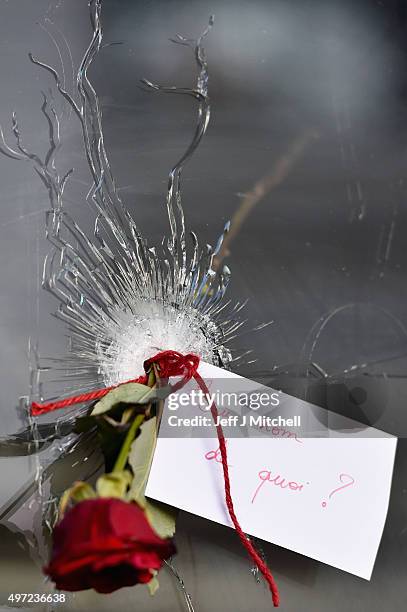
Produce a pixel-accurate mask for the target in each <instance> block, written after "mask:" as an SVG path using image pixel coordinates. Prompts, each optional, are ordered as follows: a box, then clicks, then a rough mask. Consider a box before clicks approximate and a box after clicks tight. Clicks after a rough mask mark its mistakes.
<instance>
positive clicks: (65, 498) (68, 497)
mask: <svg viewBox="0 0 407 612" xmlns="http://www.w3.org/2000/svg"><path fill="white" fill-rule="evenodd" d="M95 497H96V493H95V491H94V490H93V489H92V487H91V486H90V484H88V483H87V482H82V481H77V482H74V484H73V485H72V487H70V488H69V489H67V490H66V491H64V492H63V494H62V496H61V499H60V501H59V515H60V516H61V517H62V516H63V514H64V512H65V510H66V507H67V505H68V504H69V502H70V501H74V502H81V501H84V500H85V499H94V498H95Z"/></svg>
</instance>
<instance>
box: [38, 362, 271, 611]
mask: <svg viewBox="0 0 407 612" xmlns="http://www.w3.org/2000/svg"><path fill="white" fill-rule="evenodd" d="M153 365H155V366H156V368H157V370H158V372H159V375H160V378H170V377H172V376H182V378H181V380H180V381H179V382H178V383H176V384H175V385H173V386H172V391H173V392H174V391H176V390H178V389H180V388H181V387H183V386H184V385H185V384H186V383H187V382H188V381H189V380H190V379H191V378H194V379H195V380H196V382H197V384H198V385H199V387H200V389H201V390H202V391H203V393H205V394H209V389H208V387H207V385H206V383H205V381H204V380H203V378H202V377H201V376H200V374H198V366H199V357H198V356H197V355H192V354H188V355H182V354H181V353H178V352H177V351H162V352H161V353H158V354H157V355H155V356H154V357H152V358H151V359H147V361H145V362H144V370H145V371H146V372H147V373H148V372H149V371H150V370H151V367H152V366H153ZM127 382H139V383H142V384H145V383H146V382H147V376H146V375H144V376H140V377H139V378H135V379H134V380H129V381H127ZM122 384H127V383H122ZM117 386H119V385H117ZM115 388H116V387H107V388H105V389H100V390H98V391H93V392H91V393H84V394H82V395H77V396H75V397H69V398H66V399H63V400H60V401H57V402H48V403H46V404H37V403H35V402H33V403H32V405H31V414H32V415H33V416H38V415H40V414H44V413H46V412H51V411H53V410H58V409H60V408H67V407H68V406H73V405H75V404H81V403H84V402H90V401H95V400H97V399H100V398H101V397H104V396H105V395H107V393H109V391H111V390H112V389H115ZM211 414H212V418H213V420H214V422H215V423H216V422H217V418H218V415H219V413H218V409H217V407H216V405H215V403H214V402H213V403H212V404H211ZM216 433H217V436H218V441H219V449H220V453H221V457H222V467H223V482H224V488H225V500H226V506H227V509H228V512H229V516H230V518H231V520H232V523H233V525H234V528H235V530H236V532H237V534H238V536H239V538H240V541H241V543H242V544H243V546H244V547H245V549H246V550H247V552H248V554H249V556H250V558H251V559H252V560H253V562H254V563H255V564H256V565H257V567H258V568H259V570H260V571H261V573H262V574H263V576H264V579H265V580H266V582H267V583H268V585H269V588H270V591H271V596H272V599H273V604H274V606H275V607H278V606H279V603H280V596H279V593H278V588H277V585H276V582H275V580H274V578H273V575H272V573H271V571H270V570H269V568H268V566H267V564H266V563H265V561H264V560H263V559H262V558H261V556H260V555H259V553H258V552H257V550H256V549H255V547H254V546H253V544H252V543H251V541H250V540H249V539H248V537H247V536H246V534H245V533H244V531H243V529H242V528H241V526H240V523H239V521H238V519H237V516H236V513H235V509H234V506H233V500H232V493H231V486H230V477H229V468H228V457H227V450H226V441H225V436H224V434H223V429H222V427H221V425H216Z"/></svg>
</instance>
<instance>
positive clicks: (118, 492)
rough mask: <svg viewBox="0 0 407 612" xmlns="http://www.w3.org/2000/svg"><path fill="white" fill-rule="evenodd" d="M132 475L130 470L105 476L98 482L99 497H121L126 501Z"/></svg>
mask: <svg viewBox="0 0 407 612" xmlns="http://www.w3.org/2000/svg"><path fill="white" fill-rule="evenodd" d="M131 479H132V475H131V473H130V472H129V471H128V470H124V471H123V472H114V473H112V474H103V476H100V477H99V478H98V480H97V482H96V491H97V493H98V496H99V497H119V498H120V499H124V498H125V496H126V491H127V487H128V486H129V484H130V483H131Z"/></svg>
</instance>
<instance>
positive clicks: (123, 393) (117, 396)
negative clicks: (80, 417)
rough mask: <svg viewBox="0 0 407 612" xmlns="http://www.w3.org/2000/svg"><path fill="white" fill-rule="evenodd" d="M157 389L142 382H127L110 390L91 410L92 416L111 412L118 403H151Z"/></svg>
mask: <svg viewBox="0 0 407 612" xmlns="http://www.w3.org/2000/svg"><path fill="white" fill-rule="evenodd" d="M156 395H157V394H156V389H151V388H150V387H148V386H147V385H142V384H140V383H126V384H124V385H119V386H118V387H116V388H115V389H112V391H109V393H108V394H107V395H105V397H103V398H102V399H101V400H100V401H99V402H97V404H96V405H95V407H94V408H93V410H92V412H91V416H93V417H94V416H97V415H99V414H104V413H105V412H109V410H111V409H112V408H114V407H115V406H117V405H118V404H149V403H150V402H152V401H153V400H154V399H155V398H156Z"/></svg>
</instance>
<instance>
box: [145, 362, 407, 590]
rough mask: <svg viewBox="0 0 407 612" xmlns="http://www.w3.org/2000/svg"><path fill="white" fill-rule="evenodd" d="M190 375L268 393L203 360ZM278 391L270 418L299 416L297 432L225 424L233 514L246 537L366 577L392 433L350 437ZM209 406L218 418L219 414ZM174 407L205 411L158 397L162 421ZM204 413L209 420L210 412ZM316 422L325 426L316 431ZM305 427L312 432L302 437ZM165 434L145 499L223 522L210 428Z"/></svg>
mask: <svg viewBox="0 0 407 612" xmlns="http://www.w3.org/2000/svg"><path fill="white" fill-rule="evenodd" d="M199 372H200V374H201V376H202V377H203V378H204V379H205V381H206V382H207V384H208V386H209V388H210V390H211V392H213V391H214V390H216V388H217V380H222V381H224V380H225V378H228V379H233V380H232V383H233V382H236V384H237V383H238V382H242V381H243V382H245V383H246V384H247V385H248V386H249V387H250V385H251V387H252V388H256V389H259V388H260V387H261V388H262V389H263V390H265V389H266V390H267V391H268V392H271V391H272V390H271V389H269V388H267V387H262V386H261V385H258V384H257V383H253V381H248V380H245V379H242V378H241V377H239V376H238V375H236V374H232V373H230V372H225V371H224V370H221V369H219V368H216V367H214V366H210V365H208V364H205V363H201V365H200V368H199ZM195 386H196V385H195ZM280 398H281V402H280V405H279V406H277V407H275V408H274V413H273V415H274V414H275V415H277V414H279V415H282V416H284V415H285V414H287V413H289V414H290V416H294V415H298V416H300V420H301V429H297V430H296V429H295V427H292V428H291V429H290V428H289V427H281V426H276V427H262V426H260V429H263V431H262V432H260V435H259V431H257V436H256V437H244V436H243V437H236V436H235V435H230V436H229V435H228V431H231V430H230V429H229V427H227V426H225V427H224V433H225V438H226V440H227V451H228V466H229V473H230V479H231V491H232V498H233V502H234V506H235V511H236V514H237V518H238V520H239V522H240V524H241V526H242V528H243V530H244V531H245V533H247V534H248V535H252V536H256V537H258V538H260V539H262V540H265V541H267V542H272V543H273V544H277V545H279V546H282V547H284V548H287V549H289V550H292V551H295V552H297V553H300V554H302V555H305V556H307V557H311V558H312V559H316V560H318V561H321V562H323V563H326V564H328V565H331V566H333V567H336V568H338V569H341V570H344V571H346V572H350V573H351V574H354V575H356V576H360V577H362V578H365V579H367V580H370V578H371V574H372V571H373V567H374V563H375V559H376V556H377V552H378V548H379V544H380V540H381V537H382V533H383V528H384V524H385V520H386V515H387V510H388V505H389V496H390V489H391V481H392V473H393V465H394V457H395V450H396V443H397V439H396V438H395V437H394V436H391V435H390V434H386V433H384V432H380V431H379V430H376V429H373V428H368V427H364V426H358V427H357V429H358V433H357V434H355V433H354V430H355V425H356V423H355V422H354V421H350V420H349V419H346V418H344V417H338V416H337V415H333V413H329V411H325V410H323V409H320V408H317V407H315V406H313V405H311V404H308V403H307V402H303V401H301V400H298V399H296V398H292V397H291V396H287V395H285V394H280ZM184 403H185V402H184ZM218 409H219V411H220V412H221V413H222V414H223V415H224V418H227V414H228V411H227V410H224V407H223V406H219V405H218ZM179 414H180V415H182V416H185V414H188V415H189V416H190V417H191V418H192V417H193V416H194V415H201V416H202V415H203V414H204V413H203V412H202V408H197V407H196V406H195V405H194V406H188V405H185V406H183V408H182V411H181V412H178V411H176V410H175V409H174V408H173V407H172V408H171V409H170V408H169V406H168V401H167V403H166V406H165V409H164V416H163V422H164V421H165V419H166V418H167V417H168V416H171V417H172V421H173V422H176V418H175V417H178V415H179ZM205 415H206V416H208V417H209V418H211V417H210V412H206V413H205ZM256 415H257V413H256ZM321 415H322V418H321ZM327 415H328V416H332V419H330V418H326V416H327ZM318 417H319V418H318ZM239 418H240V417H239ZM315 419H316V422H317V423H318V427H317V428H315V427H314V428H313V425H315V423H314V422H313V421H315ZM297 420H298V419H297ZM321 422H322V423H324V422H326V423H328V424H329V426H326V428H325V429H322V430H321ZM330 423H334V424H335V431H333V430H331V429H330ZM234 425H236V421H234ZM210 427H212V430H213V431H214V427H213V425H212V424H211V426H210ZM254 427H257V428H258V422H257V425H256V424H255V425H254ZM162 428H163V426H162ZM314 429H315V430H317V429H318V432H319V433H318V437H310V436H309V434H308V435H303V434H304V432H305V431H307V432H310V431H314ZM213 431H212V433H213ZM233 431H235V430H233ZM165 432H168V427H166V429H165ZM262 434H263V435H262ZM321 434H322V435H321ZM164 436H165V437H164ZM164 436H163V435H161V431H160V436H159V439H158V442H157V448H156V451H155V455H154V459H153V464H152V468H151V472H150V477H149V481H148V485H147V490H146V494H147V496H149V497H150V498H152V499H156V500H159V501H161V502H164V503H166V504H169V505H171V506H175V507H177V508H180V509H182V510H185V511H187V512H191V513H193V514H196V515H198V516H201V517H203V518H206V519H209V520H211V521H216V522H217V523H221V524H223V525H226V526H228V527H231V526H232V525H231V521H230V518H229V515H228V511H227V508H226V505H225V497H224V484H223V471H222V464H221V458H220V453H219V448H218V446H219V445H218V442H217V438H216V435H215V437H213V435H210V436H206V437H199V438H197V437H190V435H189V436H187V437H185V436H184V437H180V436H177V435H176V433H175V434H173V437H166V436H167V433H165V434H164Z"/></svg>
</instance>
